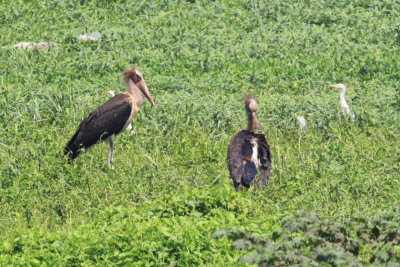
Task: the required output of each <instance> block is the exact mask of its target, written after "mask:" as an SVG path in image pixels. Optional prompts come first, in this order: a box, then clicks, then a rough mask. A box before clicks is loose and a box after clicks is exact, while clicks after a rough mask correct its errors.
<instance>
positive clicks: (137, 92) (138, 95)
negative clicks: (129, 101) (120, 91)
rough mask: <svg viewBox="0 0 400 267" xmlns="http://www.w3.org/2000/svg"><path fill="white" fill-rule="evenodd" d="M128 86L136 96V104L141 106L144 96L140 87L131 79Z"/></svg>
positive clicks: (130, 91)
mask: <svg viewBox="0 0 400 267" xmlns="http://www.w3.org/2000/svg"><path fill="white" fill-rule="evenodd" d="M127 86H128V91H129V93H130V94H131V95H133V97H134V98H135V100H136V104H137V105H138V106H141V105H142V104H143V96H142V92H141V91H140V89H139V87H137V86H136V84H135V83H134V82H133V81H132V80H131V79H129V80H128V84H127Z"/></svg>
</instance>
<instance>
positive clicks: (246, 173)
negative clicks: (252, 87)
mask: <svg viewBox="0 0 400 267" xmlns="http://www.w3.org/2000/svg"><path fill="white" fill-rule="evenodd" d="M244 106H245V110H246V113H247V120H248V121H247V128H246V129H242V130H240V131H238V132H237V133H236V134H235V136H234V137H233V138H232V140H231V142H230V144H229V147H228V166H229V172H230V175H231V178H232V180H233V185H234V186H235V190H236V191H239V190H243V186H245V187H250V184H252V183H254V182H255V178H256V177H257V176H259V180H258V181H257V184H256V185H258V187H260V188H265V187H266V186H267V184H268V179H269V174H270V171H271V151H270V149H269V145H268V143H267V140H266V139H265V135H263V134H257V133H256V132H257V128H258V122H257V118H256V111H257V109H258V102H257V100H256V99H255V98H253V97H251V96H247V97H246V98H245V100H244Z"/></svg>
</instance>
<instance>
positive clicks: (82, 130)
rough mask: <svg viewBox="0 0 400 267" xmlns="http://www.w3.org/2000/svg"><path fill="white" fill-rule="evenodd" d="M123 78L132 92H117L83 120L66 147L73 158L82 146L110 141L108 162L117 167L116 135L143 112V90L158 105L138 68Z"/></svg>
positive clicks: (65, 152)
mask: <svg viewBox="0 0 400 267" xmlns="http://www.w3.org/2000/svg"><path fill="white" fill-rule="evenodd" d="M123 77H124V80H125V83H126V86H127V87H128V93H120V94H117V95H115V96H114V97H112V98H110V99H109V100H107V101H106V102H105V103H104V104H103V105H101V106H100V107H98V108H97V109H95V110H94V111H92V112H91V113H90V114H89V115H88V116H87V117H86V118H85V119H84V120H82V121H81V123H80V124H79V126H78V129H77V130H76V132H75V134H74V135H73V136H72V138H71V140H69V142H68V143H67V145H66V146H65V149H64V154H66V155H68V156H69V159H70V160H73V159H75V158H76V157H77V156H78V155H79V153H80V152H81V151H82V149H88V148H89V147H91V146H93V145H94V144H96V143H97V142H99V141H107V142H108V143H109V145H110V148H109V152H108V161H107V165H108V167H110V168H113V167H112V165H111V162H112V161H113V159H114V147H113V146H114V138H115V136H116V135H118V134H119V133H121V132H122V131H124V130H125V129H126V128H127V127H128V126H129V125H130V123H131V122H132V120H133V117H134V116H135V114H136V113H137V112H138V111H139V109H140V107H141V106H142V104H143V96H142V93H143V94H144V95H145V96H146V97H147V99H148V100H149V101H150V103H151V104H152V105H153V106H154V105H155V104H154V101H153V98H152V97H151V94H150V92H149V89H148V88H147V85H146V83H145V81H144V79H143V75H142V74H141V73H140V72H139V70H138V69H137V68H135V67H134V68H127V69H126V70H125V72H124V73H123Z"/></svg>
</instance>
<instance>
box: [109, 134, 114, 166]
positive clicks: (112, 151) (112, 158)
mask: <svg viewBox="0 0 400 267" xmlns="http://www.w3.org/2000/svg"><path fill="white" fill-rule="evenodd" d="M114 138H115V135H112V136H111V137H110V139H109V140H108V143H109V144H110V149H109V150H108V161H107V166H108V167H109V168H111V169H114V166H112V165H111V162H112V161H113V160H114Z"/></svg>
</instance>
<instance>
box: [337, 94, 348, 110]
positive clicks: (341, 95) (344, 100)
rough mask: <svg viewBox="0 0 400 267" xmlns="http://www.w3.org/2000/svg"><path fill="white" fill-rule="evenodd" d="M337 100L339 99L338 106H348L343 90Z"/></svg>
mask: <svg viewBox="0 0 400 267" xmlns="http://www.w3.org/2000/svg"><path fill="white" fill-rule="evenodd" d="M339 100H340V106H341V107H342V108H348V107H349V106H348V105H347V102H346V99H345V98H344V92H340V95H339Z"/></svg>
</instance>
